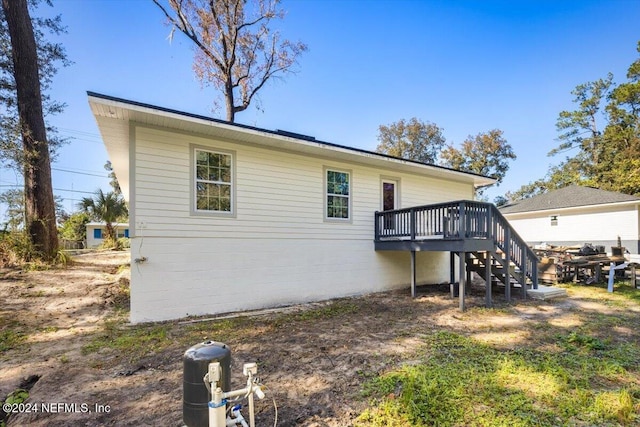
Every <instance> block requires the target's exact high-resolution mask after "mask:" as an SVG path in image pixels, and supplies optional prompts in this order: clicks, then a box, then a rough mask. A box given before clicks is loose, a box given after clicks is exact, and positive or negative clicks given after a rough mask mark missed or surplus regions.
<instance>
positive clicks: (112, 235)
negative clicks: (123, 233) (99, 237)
mask: <svg viewBox="0 0 640 427" xmlns="http://www.w3.org/2000/svg"><path fill="white" fill-rule="evenodd" d="M105 228H106V232H107V235H106V236H105V240H106V241H112V242H115V241H116V230H115V229H114V228H113V224H112V223H110V222H108V221H107V223H106V227H105Z"/></svg>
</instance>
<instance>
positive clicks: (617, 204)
mask: <svg viewBox="0 0 640 427" xmlns="http://www.w3.org/2000/svg"><path fill="white" fill-rule="evenodd" d="M626 205H629V206H633V205H639V206H640V200H628V201H626V202H613V203H598V204H593V205H580V206H568V207H565V208H550V209H537V210H531V211H519V212H509V213H505V212H502V215H504V216H505V217H512V216H526V215H531V214H538V213H550V212H554V213H555V212H566V211H572V210H580V209H591V208H599V207H604V206H607V207H609V206H612V207H619V206H626Z"/></svg>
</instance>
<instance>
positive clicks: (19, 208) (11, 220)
mask: <svg viewBox="0 0 640 427" xmlns="http://www.w3.org/2000/svg"><path fill="white" fill-rule="evenodd" d="M53 200H54V203H55V206H56V216H57V218H56V222H63V219H64V218H65V216H66V213H65V211H64V207H63V199H62V197H60V196H54V197H53ZM0 203H1V204H3V205H4V206H5V207H6V211H5V213H4V220H5V222H4V225H3V227H2V228H6V229H7V230H9V231H24V229H25V226H24V224H25V210H24V191H23V190H22V189H19V188H12V189H11V190H7V191H4V192H2V193H0Z"/></svg>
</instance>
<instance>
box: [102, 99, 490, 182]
mask: <svg viewBox="0 0 640 427" xmlns="http://www.w3.org/2000/svg"><path fill="white" fill-rule="evenodd" d="M89 103H90V104H91V106H92V110H93V112H94V115H96V118H98V117H104V118H110V119H115V120H118V119H119V120H120V121H121V122H128V121H135V122H136V123H139V124H149V125H154V126H161V127H165V128H167V129H169V130H171V129H177V130H182V131H185V130H187V131H192V132H195V133H200V134H204V135H208V136H213V137H220V138H225V139H232V140H236V141H239V142H245V143H247V142H248V143H251V144H254V145H260V146H265V147H268V148H279V149H283V150H287V151H292V152H301V153H305V154H309V155H313V156H320V157H328V158H335V159H337V160H342V161H345V162H355V163H363V164H366V165H370V166H375V167H380V168H385V169H392V170H400V171H404V172H409V173H415V174H419V175H428V176H435V177H440V178H443V179H449V180H453V181H457V182H466V183H469V184H472V185H473V186H474V187H476V188H478V187H484V186H488V185H492V184H494V183H495V182H496V180H495V179H493V178H490V177H485V176H480V175H476V174H471V173H467V172H462V171H456V170H453V169H448V168H444V167H438V166H432V165H427V164H421V163H417V162H413V161H410V160H403V159H399V158H395V157H388V156H385V155H381V154H377V153H372V152H368V151H366V150H360V149H357V148H349V147H342V146H339V145H334V144H332V143H325V142H321V141H310V140H305V139H298V138H293V137H290V136H287V135H280V134H277V133H272V132H267V131H262V130H260V129H257V128H251V127H239V126H237V125H233V124H227V123H221V122H218V121H213V120H210V119H207V118H205V117H200V116H196V115H191V114H188V113H183V114H181V113H179V112H174V111H166V110H164V109H158V108H153V106H146V105H138V104H130V103H127V102H124V101H118V100H113V99H105V98H102V97H95V96H91V95H89ZM98 106H104V107H105V108H104V109H101V108H98ZM123 124H124V123H123ZM186 124H188V126H185V125H186ZM126 126H127V127H128V123H126ZM101 132H102V134H103V137H104V138H105V145H107V144H109V142H108V141H106V140H107V139H109V138H108V137H109V135H108V134H109V129H106V128H105V129H104V130H103V129H101ZM121 133H122V131H121ZM127 134H128V132H127ZM126 143H127V144H128V141H127V142H126ZM111 144H113V142H111ZM107 149H109V148H107ZM114 170H115V167H114Z"/></svg>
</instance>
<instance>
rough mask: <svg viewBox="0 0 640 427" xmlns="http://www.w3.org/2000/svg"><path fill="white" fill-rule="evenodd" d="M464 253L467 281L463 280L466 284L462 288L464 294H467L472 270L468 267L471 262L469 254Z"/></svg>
mask: <svg viewBox="0 0 640 427" xmlns="http://www.w3.org/2000/svg"><path fill="white" fill-rule="evenodd" d="M464 255H465V262H466V263H467V269H466V270H467V281H466V282H465V283H466V286H465V288H464V289H465V292H466V294H467V295H469V292H470V288H471V273H472V271H471V269H470V268H468V267H469V264H470V263H471V254H470V253H469V252H465V254H464Z"/></svg>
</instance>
